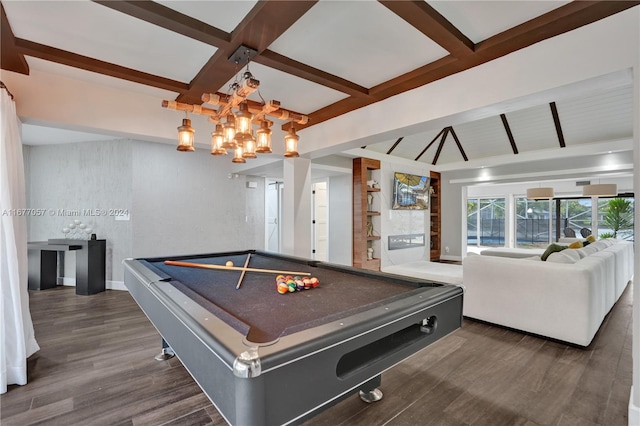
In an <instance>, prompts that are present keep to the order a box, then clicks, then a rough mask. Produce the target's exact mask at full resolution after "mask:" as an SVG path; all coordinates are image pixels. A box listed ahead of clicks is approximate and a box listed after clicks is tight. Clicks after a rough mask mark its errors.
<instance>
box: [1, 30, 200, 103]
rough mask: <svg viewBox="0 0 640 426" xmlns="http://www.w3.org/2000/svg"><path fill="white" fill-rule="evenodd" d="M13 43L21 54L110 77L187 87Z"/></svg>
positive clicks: (45, 48) (29, 43)
mask: <svg viewBox="0 0 640 426" xmlns="http://www.w3.org/2000/svg"><path fill="white" fill-rule="evenodd" d="M15 43H16V49H17V51H18V52H20V53H21V54H23V55H27V56H33V57H35V58H40V59H44V60H47V61H51V62H56V63H59V64H63V65H68V66H70V67H75V68H80V69H83V70H87V71H92V72H96V73H99V74H104V75H108V76H111V77H116V78H121V79H123V80H128V81H133V82H136V83H140V84H144V85H147V86H152V87H158V88H160V89H165V90H170V91H172V92H178V93H181V92H184V91H186V90H187V89H188V86H187V84H186V83H182V82H180V81H176V80H171V79H169V78H164V77H159V76H157V75H153V74H148V73H146V72H142V71H137V70H134V69H131V68H126V67H123V66H120V65H115V64H112V63H110V62H104V61H100V60H98V59H93V58H89V57H87V56H83V55H78V54H77V53H72V52H68V51H66V50H62V49H57V48H55V47H51V46H46V45H44V44H40V43H35V42H33V41H29V40H23V39H20V38H17V39H16V40H15ZM3 68H4V65H3Z"/></svg>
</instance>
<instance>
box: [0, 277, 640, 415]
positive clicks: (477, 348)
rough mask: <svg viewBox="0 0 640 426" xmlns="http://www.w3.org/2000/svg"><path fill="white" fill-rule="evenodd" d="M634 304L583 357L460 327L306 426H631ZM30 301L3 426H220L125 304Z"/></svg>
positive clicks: (55, 297)
mask: <svg viewBox="0 0 640 426" xmlns="http://www.w3.org/2000/svg"><path fill="white" fill-rule="evenodd" d="M631 293H632V289H631V286H629V287H628V288H627V290H626V291H625V293H624V294H623V296H622V298H621V299H620V300H619V301H618V303H617V304H616V306H615V307H614V308H613V310H612V311H611V313H610V314H609V315H608V316H607V318H606V319H605V322H604V324H603V326H602V327H601V329H600V331H599V332H598V334H597V335H596V338H595V340H594V342H593V343H592V344H591V345H590V347H589V348H587V349H580V348H575V347H571V346H567V345H564V344H561V343H558V342H552V341H547V340H544V339H541V338H538V337H534V336H529V335H525V334H522V333H518V332H516V331H512V330H507V329H504V328H499V327H493V326H490V325H487V324H483V323H480V322H475V321H472V320H465V322H464V325H463V327H462V328H461V329H460V330H458V331H456V332H455V333H453V334H452V335H450V336H448V337H446V338H444V339H442V340H440V341H439V342H437V343H435V344H433V345H432V346H430V347H428V348H426V349H425V350H423V351H421V352H420V353H418V354H416V355H415V356H413V357H412V358H410V359H409V360H407V361H405V362H403V363H401V364H399V365H397V366H395V367H394V368H392V369H391V370H389V371H388V372H386V373H385V374H384V375H383V376H382V390H383V392H384V393H385V397H384V398H383V399H382V400H381V401H379V402H377V403H374V404H365V403H363V402H361V401H360V400H359V399H358V397H357V396H352V397H349V398H347V399H346V400H344V401H342V402H340V403H339V404H337V405H334V406H333V407H331V408H329V409H327V410H325V411H323V412H322V413H320V414H319V415H317V416H316V417H314V418H312V419H310V420H308V421H307V423H305V424H306V425H308V426H311V425H331V426H335V425H398V426H399V425H490V426H495V425H527V426H533V425H558V426H569V425H580V426H588V425H605V426H617V425H620V426H622V425H626V424H627V406H628V401H629V391H630V388H631V368H632V365H631V362H632V360H631V333H632V330H631V301H632V294H631ZM30 296H31V300H30V304H31V310H32V316H33V321H34V325H35V331H36V338H37V340H38V343H39V344H40V347H41V350H40V351H39V352H38V353H37V354H35V355H34V356H32V357H31V358H30V359H29V362H28V367H29V383H28V384H27V385H25V386H10V387H9V391H8V392H7V393H6V394H4V395H2V396H1V397H0V408H1V413H0V424H2V426H10V425H20V426H24V425H34V424H39V425H65V426H67V425H205V424H216V425H218V424H225V422H224V420H223V419H222V418H221V417H220V415H219V414H218V412H217V411H216V409H215V408H214V407H213V406H212V405H211V403H210V402H209V401H208V399H207V398H206V396H205V395H204V394H203V393H202V391H201V390H200V388H199V387H198V386H197V385H196V384H195V382H194V381H193V380H192V379H191V377H190V376H189V374H188V373H187V372H186V370H185V369H184V368H183V367H182V365H181V364H180V361H179V360H177V359H175V358H174V359H172V360H169V361H164V362H158V361H155V360H154V359H153V357H154V355H156V354H157V353H158V352H159V346H160V337H159V335H158V333H157V332H156V331H155V329H154V328H153V326H152V325H151V323H150V322H149V321H148V320H147V318H146V317H145V315H144V314H143V313H142V311H141V310H140V309H139V308H138V306H137V305H136V303H135V302H134V301H133V299H132V298H131V297H130V295H129V294H128V293H127V292H120V291H106V292H104V293H100V294H97V295H93V296H76V295H75V293H74V289H73V288H71V287H64V288H63V287H58V288H57V289H52V290H47V291H40V292H31V293H30ZM541 320H544V318H541ZM310 386H313V385H312V384H310ZM288 397H291V399H292V403H295V396H293V395H290V396H288Z"/></svg>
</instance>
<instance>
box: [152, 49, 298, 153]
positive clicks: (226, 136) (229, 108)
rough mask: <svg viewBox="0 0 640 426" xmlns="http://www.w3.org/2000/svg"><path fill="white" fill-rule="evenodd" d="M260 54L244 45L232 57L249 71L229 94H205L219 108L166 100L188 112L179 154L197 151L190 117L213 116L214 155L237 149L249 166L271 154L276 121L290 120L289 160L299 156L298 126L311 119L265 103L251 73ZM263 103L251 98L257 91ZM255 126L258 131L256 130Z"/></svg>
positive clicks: (181, 128)
mask: <svg viewBox="0 0 640 426" xmlns="http://www.w3.org/2000/svg"><path fill="white" fill-rule="evenodd" d="M256 54H257V51H256V50H255V49H252V48H250V47H247V46H244V45H242V46H240V47H239V48H238V49H237V50H236V51H235V52H234V53H233V55H231V56H230V57H229V61H231V62H234V63H235V64H236V68H238V69H239V68H240V67H242V66H244V65H245V64H246V68H245V71H244V72H243V73H242V75H241V76H240V73H239V72H238V73H236V77H235V79H234V81H233V83H231V84H230V85H229V91H228V92H227V93H220V92H218V93H204V94H203V95H202V97H201V100H202V102H203V103H206V104H209V105H212V106H218V109H214V108H209V107H205V106H202V105H192V104H187V103H182V102H177V101H167V100H164V101H162V107H163V108H168V109H172V110H177V111H184V112H185V114H186V118H184V119H183V120H182V125H181V126H179V127H178V147H177V150H178V151H183V152H192V151H195V146H194V143H195V130H194V129H193V127H191V120H190V119H189V118H188V114H189V113H191V114H198V115H206V116H209V121H210V122H212V123H215V130H214V131H213V132H212V133H211V154H212V155H228V154H229V151H230V150H233V159H232V160H231V161H232V162H234V163H245V162H246V159H247V158H256V157H257V154H268V153H271V152H272V150H271V134H272V131H271V126H272V125H273V121H272V120H270V119H269V118H268V117H270V118H274V119H277V120H282V121H288V122H289V123H290V124H291V125H290V126H289V130H288V131H287V134H286V135H285V136H284V144H285V152H284V156H285V157H298V140H299V137H298V135H297V134H296V131H295V128H294V125H295V124H306V123H307V122H308V121H309V117H308V116H306V115H303V114H300V113H297V112H294V111H290V110H287V109H284V108H281V107H280V102H278V101H274V100H271V101H268V102H267V101H265V100H264V99H262V95H260V91H259V90H258V88H259V86H260V81H259V80H257V79H256V78H254V76H253V74H251V72H250V71H249V61H250V60H251V58H253V57H254V56H255V55H256ZM256 91H257V93H258V96H260V99H261V101H262V102H256V101H252V100H250V99H248V97H249V95H251V94H252V93H254V92H256ZM254 127H255V129H254Z"/></svg>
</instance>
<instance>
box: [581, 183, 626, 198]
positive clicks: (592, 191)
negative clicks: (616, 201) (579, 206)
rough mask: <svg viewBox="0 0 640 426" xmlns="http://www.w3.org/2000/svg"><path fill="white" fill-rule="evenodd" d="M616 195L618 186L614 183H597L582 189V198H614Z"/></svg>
mask: <svg viewBox="0 0 640 426" xmlns="http://www.w3.org/2000/svg"><path fill="white" fill-rule="evenodd" d="M617 195H618V185H616V184H615V183H598V184H593V185H585V186H583V187H582V196H584V197H615V196H617Z"/></svg>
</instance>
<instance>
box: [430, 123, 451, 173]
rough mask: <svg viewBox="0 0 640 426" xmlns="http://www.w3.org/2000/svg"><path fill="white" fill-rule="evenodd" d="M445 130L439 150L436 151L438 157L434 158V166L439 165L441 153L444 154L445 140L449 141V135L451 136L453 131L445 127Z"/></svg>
mask: <svg viewBox="0 0 640 426" xmlns="http://www.w3.org/2000/svg"><path fill="white" fill-rule="evenodd" d="M443 130H444V133H443V134H442V138H441V139H440V144H439V145H438V150H437V151H436V155H435V156H434V157H433V161H432V162H431V164H433V165H434V166H435V165H436V164H437V163H438V158H440V153H441V152H442V147H443V146H444V141H445V139H447V135H448V134H449V130H451V127H445V128H444V129H443Z"/></svg>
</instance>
